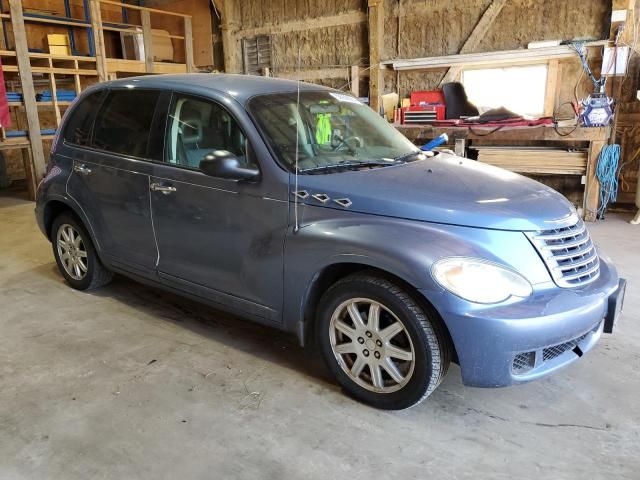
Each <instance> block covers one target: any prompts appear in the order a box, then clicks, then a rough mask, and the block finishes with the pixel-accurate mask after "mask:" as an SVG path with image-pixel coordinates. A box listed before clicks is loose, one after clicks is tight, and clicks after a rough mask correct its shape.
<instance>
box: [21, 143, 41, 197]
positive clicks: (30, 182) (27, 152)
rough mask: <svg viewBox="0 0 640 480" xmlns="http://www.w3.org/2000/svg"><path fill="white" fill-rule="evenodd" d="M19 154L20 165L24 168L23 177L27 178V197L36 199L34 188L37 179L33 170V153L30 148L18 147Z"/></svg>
mask: <svg viewBox="0 0 640 480" xmlns="http://www.w3.org/2000/svg"><path fill="white" fill-rule="evenodd" d="M20 155H22V166H23V168H24V177H25V179H26V180H27V190H28V191H29V199H30V200H35V199H36V188H37V185H38V182H39V180H37V179H36V178H35V176H34V173H35V172H34V171H33V160H32V158H33V155H32V154H31V148H29V147H24V148H21V149H20Z"/></svg>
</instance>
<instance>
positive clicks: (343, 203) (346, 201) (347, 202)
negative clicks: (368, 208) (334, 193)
mask: <svg viewBox="0 0 640 480" xmlns="http://www.w3.org/2000/svg"><path fill="white" fill-rule="evenodd" d="M334 202H335V203H337V204H338V205H340V206H341V207H344V208H349V207H350V206H351V205H353V202H352V201H351V200H350V199H348V198H337V199H335V200H334Z"/></svg>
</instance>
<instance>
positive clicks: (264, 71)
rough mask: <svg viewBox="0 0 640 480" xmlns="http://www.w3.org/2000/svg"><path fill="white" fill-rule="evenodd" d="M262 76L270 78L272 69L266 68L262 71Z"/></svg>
mask: <svg viewBox="0 0 640 480" xmlns="http://www.w3.org/2000/svg"><path fill="white" fill-rule="evenodd" d="M262 76H263V77H270V76H271V69H270V68H269V67H264V68H263V69H262Z"/></svg>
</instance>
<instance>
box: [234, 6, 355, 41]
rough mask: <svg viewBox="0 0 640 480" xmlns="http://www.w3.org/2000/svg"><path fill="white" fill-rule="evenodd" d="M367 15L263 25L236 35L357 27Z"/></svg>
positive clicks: (349, 13)
mask: <svg viewBox="0 0 640 480" xmlns="http://www.w3.org/2000/svg"><path fill="white" fill-rule="evenodd" d="M366 21H367V15H366V13H364V12H361V11H359V10H353V11H350V12H345V13H340V14H338V15H327V16H324V17H316V18H309V19H306V20H296V21H293V22H287V23H276V24H272V25H262V26H260V27H255V28H242V29H238V30H237V31H236V32H235V33H236V34H237V35H238V36H241V37H255V36H256V35H279V34H282V33H290V32H302V31H307V30H312V29H314V28H328V27H340V26H343V25H355V24H358V23H365V22H366Z"/></svg>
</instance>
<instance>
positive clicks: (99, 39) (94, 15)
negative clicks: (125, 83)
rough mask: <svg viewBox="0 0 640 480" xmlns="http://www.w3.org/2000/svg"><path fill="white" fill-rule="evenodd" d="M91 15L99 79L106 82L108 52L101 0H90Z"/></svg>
mask: <svg viewBox="0 0 640 480" xmlns="http://www.w3.org/2000/svg"><path fill="white" fill-rule="evenodd" d="M89 15H90V16H91V29H92V30H93V47H94V50H95V55H96V70H97V71H98V80H99V81H101V82H104V81H106V80H107V54H106V52H105V48H104V32H103V31H102V15H101V13H100V1H99V0H89Z"/></svg>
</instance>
